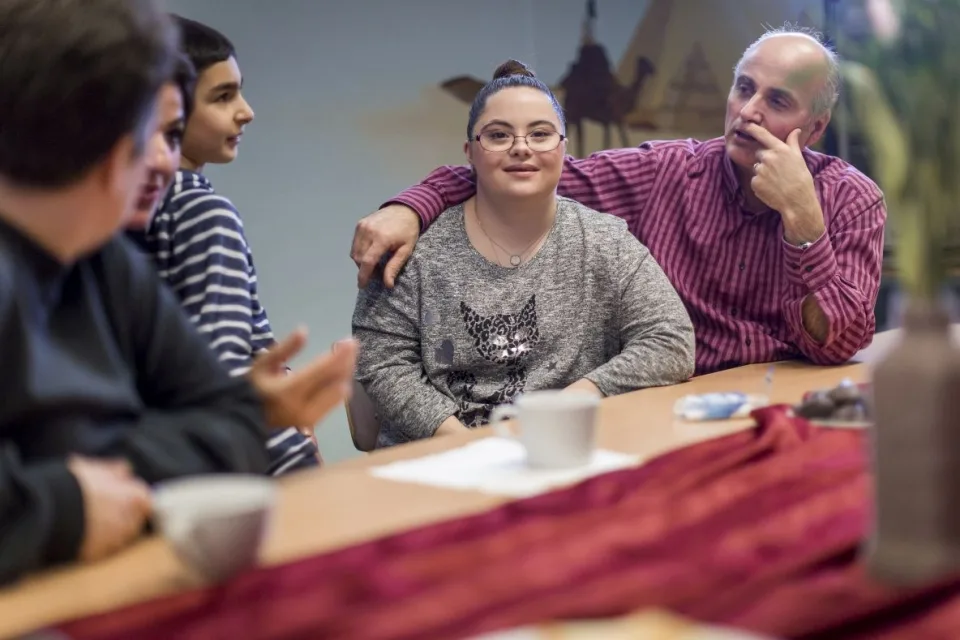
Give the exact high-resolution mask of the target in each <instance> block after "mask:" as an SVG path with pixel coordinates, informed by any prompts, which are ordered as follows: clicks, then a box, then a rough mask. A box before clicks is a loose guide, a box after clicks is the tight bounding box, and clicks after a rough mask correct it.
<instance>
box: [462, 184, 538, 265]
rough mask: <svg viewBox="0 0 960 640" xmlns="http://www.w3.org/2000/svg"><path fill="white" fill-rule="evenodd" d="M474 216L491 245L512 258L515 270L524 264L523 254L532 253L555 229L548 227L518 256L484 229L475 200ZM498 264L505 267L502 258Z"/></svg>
mask: <svg viewBox="0 0 960 640" xmlns="http://www.w3.org/2000/svg"><path fill="white" fill-rule="evenodd" d="M553 215H554V217H556V215H557V214H556V212H554V214H553ZM473 216H474V217H475V218H476V219H477V226H478V227H480V231H482V232H483V235H485V236H487V240H489V241H490V243H491V244H492V245H494V247H496V248H498V249H500V250H501V251H503V253H504V254H505V255H508V256H510V265H511V266H512V267H513V268H517V267H519V266H520V265H521V264H523V254H525V253H526V252H528V251H530V249H532V248H533V246H534V245H535V244H537V243H538V242H540V241H541V240H543V237H544V236H545V235H547V233H548V232H549V231H550V229H551V228H552V227H553V225H550V226H549V227H547V229H546V230H545V231H544V232H543V233H541V234H540V235H539V236H537V237H536V238H535V239H534V240H533V242H531V243H530V244H528V245H527V248H526V249H524V250H523V251H521V252H520V253H518V254H517V253H511V252H509V251H507V250H506V249H504V248H503V246H502V245H501V244H500V243H498V242H497V241H496V240H494V239H493V238H492V237H490V234H489V233H487V230H486V229H484V228H483V223H482V222H480V208H479V207H477V203H476V200H474V202H473ZM497 264H499V265H500V266H501V267H502V266H504V265H503V263H501V262H500V257H499V256H498V257H497Z"/></svg>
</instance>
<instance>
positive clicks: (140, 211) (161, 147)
mask: <svg viewBox="0 0 960 640" xmlns="http://www.w3.org/2000/svg"><path fill="white" fill-rule="evenodd" d="M157 114H158V118H157V121H158V123H159V126H158V127H157V131H156V132H154V134H153V136H151V138H150V140H149V142H148V143H147V150H146V159H147V171H146V177H145V178H144V182H143V184H142V185H141V186H140V192H139V193H138V194H137V202H136V210H135V212H134V214H133V215H132V216H131V217H130V220H129V222H128V223H127V226H128V227H129V228H131V229H146V228H147V227H149V226H150V221H151V220H153V215H154V213H155V212H156V210H157V206H158V205H159V204H160V201H161V200H163V197H164V196H165V195H166V193H167V189H169V188H170V183H171V182H173V176H174V174H176V172H177V168H178V167H179V166H180V143H181V141H182V140H183V129H184V121H183V95H182V94H181V93H180V88H179V87H178V86H177V85H176V84H175V83H172V82H169V83H167V84H165V85H163V87H162V88H161V89H160V93H159V94H158V95H157Z"/></svg>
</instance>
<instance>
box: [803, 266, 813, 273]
mask: <svg viewBox="0 0 960 640" xmlns="http://www.w3.org/2000/svg"><path fill="white" fill-rule="evenodd" d="M803 270H804V271H806V272H807V273H810V272H811V271H813V265H807V266H806V267H804V268H803Z"/></svg>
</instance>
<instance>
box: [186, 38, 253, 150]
mask: <svg viewBox="0 0 960 640" xmlns="http://www.w3.org/2000/svg"><path fill="white" fill-rule="evenodd" d="M242 85H243V76H242V75H241V74H240V67H239V66H237V60H236V58H233V57H231V58H229V59H227V60H224V61H223V62H218V63H216V64H214V65H211V66H209V67H207V68H206V69H204V70H203V72H202V73H201V74H200V77H199V78H198V79H197V88H196V90H195V91H194V95H195V96H196V100H194V103H195V106H194V109H193V113H191V114H190V119H189V121H188V122H187V129H186V133H185V134H184V139H183V156H184V158H185V159H187V160H189V161H191V162H192V163H193V164H195V165H197V166H199V165H204V164H207V163H208V162H211V163H214V164H223V163H227V162H232V161H233V160H234V159H235V158H236V157H237V150H238V148H239V146H240V139H241V137H242V135H243V128H244V127H245V126H247V125H248V124H250V123H251V122H253V115H254V114H253V109H251V108H250V105H249V104H247V101H246V100H244V98H243V95H242V94H241V91H240V89H241V87H242Z"/></svg>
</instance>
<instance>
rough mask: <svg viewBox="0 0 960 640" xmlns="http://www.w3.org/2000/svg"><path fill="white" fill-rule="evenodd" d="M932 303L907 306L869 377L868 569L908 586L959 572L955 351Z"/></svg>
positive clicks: (959, 405)
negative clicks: (872, 511) (897, 332)
mask: <svg viewBox="0 0 960 640" xmlns="http://www.w3.org/2000/svg"><path fill="white" fill-rule="evenodd" d="M948 323H949V319H948V317H947V314H946V313H945V312H944V310H943V309H942V308H941V307H940V306H939V305H937V304H936V303H932V304H931V303H927V304H924V303H922V302H919V301H913V302H911V303H910V304H909V305H908V307H907V309H906V313H905V315H904V328H903V331H902V333H901V338H900V341H899V342H898V343H897V344H896V345H895V346H894V347H893V348H892V349H891V350H890V351H889V352H888V353H887V355H886V357H885V358H884V359H883V360H882V361H881V362H879V363H878V365H877V366H876V368H875V370H874V374H873V392H874V393H873V396H874V404H875V412H874V413H875V415H874V418H875V426H874V429H873V461H874V482H875V492H876V502H877V506H876V516H875V520H876V522H875V527H874V531H873V533H872V536H871V539H870V542H869V545H868V553H869V567H870V570H871V571H872V572H873V573H874V574H875V575H876V576H877V577H879V578H882V579H884V580H886V581H889V582H891V583H893V584H902V585H913V584H919V583H925V582H929V581H932V580H937V579H940V578H943V577H945V576H947V575H951V574H954V573H957V572H958V571H960V351H958V349H957V347H956V345H955V344H954V342H953V341H952V339H951V334H950V326H949V324H948Z"/></svg>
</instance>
